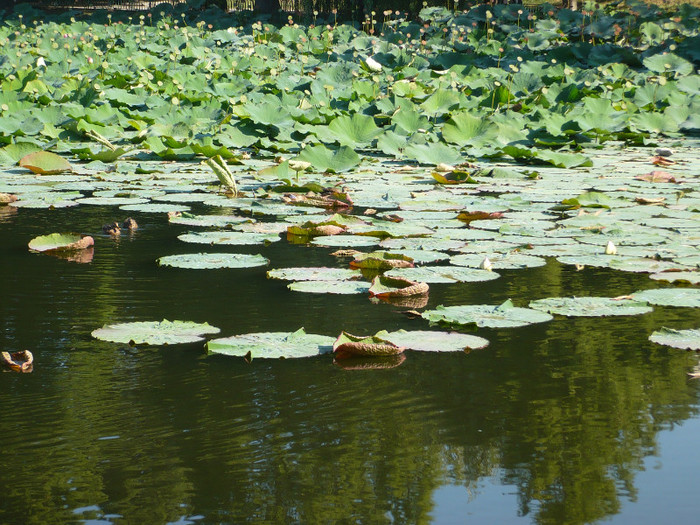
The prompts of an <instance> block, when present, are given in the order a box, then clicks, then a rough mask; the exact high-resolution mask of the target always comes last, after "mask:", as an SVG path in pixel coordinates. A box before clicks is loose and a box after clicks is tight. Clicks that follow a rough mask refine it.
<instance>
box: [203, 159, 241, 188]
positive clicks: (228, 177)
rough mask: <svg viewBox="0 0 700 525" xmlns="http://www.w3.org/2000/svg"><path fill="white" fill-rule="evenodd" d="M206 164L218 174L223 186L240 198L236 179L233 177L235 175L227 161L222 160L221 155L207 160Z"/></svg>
mask: <svg viewBox="0 0 700 525" xmlns="http://www.w3.org/2000/svg"><path fill="white" fill-rule="evenodd" d="M204 163H205V164H206V165H207V166H209V167H210V168H211V169H212V171H213V172H214V173H215V174H216V176H217V178H218V179H219V182H221V185H222V186H226V187H227V188H228V189H229V191H230V192H231V193H232V194H233V196H234V197H236V196H238V186H237V185H236V178H235V177H234V176H233V173H231V170H229V169H228V166H227V165H226V161H225V160H224V159H222V158H221V155H216V156H215V157H212V158H209V159H207V160H205V161H204Z"/></svg>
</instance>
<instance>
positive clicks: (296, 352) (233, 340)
mask: <svg viewBox="0 0 700 525" xmlns="http://www.w3.org/2000/svg"><path fill="white" fill-rule="evenodd" d="M332 350H333V338H332V337H328V336H325V335H317V334H307V333H306V332H305V331H304V329H303V328H300V329H299V330H297V331H296V332H258V333H250V334H242V335H234V336H232V337H224V338H221V339H212V340H210V341H209V342H208V343H207V352H209V353H210V354H222V355H229V356H237V357H245V358H246V359H247V360H248V361H250V360H252V359H291V358H300V357H313V356H317V355H323V354H328V353H330V352H331V351H332Z"/></svg>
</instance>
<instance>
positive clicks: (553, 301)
mask: <svg viewBox="0 0 700 525" xmlns="http://www.w3.org/2000/svg"><path fill="white" fill-rule="evenodd" d="M529 306H530V308H534V309H535V310H541V311H543V312H549V313H552V314H559V315H566V316H569V317H606V316H610V315H640V314H646V313H649V312H651V311H652V310H653V308H652V307H651V306H649V305H648V304H647V303H646V302H644V301H636V300H634V299H629V298H617V297H548V298H546V299H538V300H536V301H531V302H530V305H529Z"/></svg>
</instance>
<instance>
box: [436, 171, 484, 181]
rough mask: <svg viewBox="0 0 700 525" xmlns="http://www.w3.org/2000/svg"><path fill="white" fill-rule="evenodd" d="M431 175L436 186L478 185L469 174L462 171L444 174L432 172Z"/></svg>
mask: <svg viewBox="0 0 700 525" xmlns="http://www.w3.org/2000/svg"><path fill="white" fill-rule="evenodd" d="M431 175H432V177H433V178H434V179H435V180H436V181H437V183H438V184H464V183H467V184H478V182H477V181H476V180H474V178H473V177H472V174H471V172H469V171H464V170H454V171H450V172H446V173H442V172H438V171H434V172H432V173H431Z"/></svg>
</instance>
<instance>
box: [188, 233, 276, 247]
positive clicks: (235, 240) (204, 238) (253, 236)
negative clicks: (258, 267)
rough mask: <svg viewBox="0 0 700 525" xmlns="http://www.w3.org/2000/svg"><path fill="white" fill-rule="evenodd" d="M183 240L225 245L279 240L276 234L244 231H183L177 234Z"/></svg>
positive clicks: (265, 242)
mask: <svg viewBox="0 0 700 525" xmlns="http://www.w3.org/2000/svg"><path fill="white" fill-rule="evenodd" d="M177 238H178V239H180V240H181V241H184V242H191V243H197V244H227V245H229V244H230V245H238V246H242V245H252V244H267V243H271V242H275V241H279V240H280V237H279V235H278V234H266V233H244V232H196V233H184V234H182V235H178V236H177Z"/></svg>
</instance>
